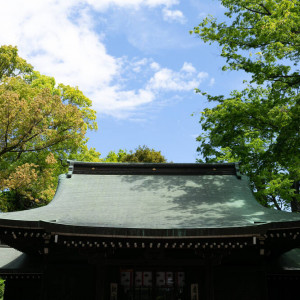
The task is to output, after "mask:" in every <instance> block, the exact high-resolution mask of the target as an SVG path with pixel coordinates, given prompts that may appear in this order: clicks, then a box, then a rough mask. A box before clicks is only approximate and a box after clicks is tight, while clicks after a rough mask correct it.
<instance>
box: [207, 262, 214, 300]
mask: <svg viewBox="0 0 300 300" xmlns="http://www.w3.org/2000/svg"><path fill="white" fill-rule="evenodd" d="M205 295H206V300H214V299H215V296H214V266H213V262H212V260H211V259H210V258H208V259H207V262H206V265H205Z"/></svg>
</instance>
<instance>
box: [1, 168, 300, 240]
mask: <svg viewBox="0 0 300 300" xmlns="http://www.w3.org/2000/svg"><path fill="white" fill-rule="evenodd" d="M0 217H1V218H0V226H16V227H24V228H44V229H45V228H46V229H47V230H49V231H51V232H67V233H74V234H76V233H81V234H99V235H100V234H101V235H112V236H113V235H127V236H130V235H132V236H187V235H201V234H202V235H210V234H218V233H219V234H224V233H225V232H241V233H242V232H243V233H245V232H252V231H253V230H255V228H258V227H259V226H265V227H266V226H267V227H268V228H271V227H272V228H273V227H276V226H281V227H284V226H285V227H286V226H287V224H292V223H295V224H297V226H299V224H300V215H299V214H295V213H289V212H281V211H276V210H272V209H268V208H265V207H263V206H261V205H260V204H259V203H258V202H257V201H256V200H255V198H254V195H253V193H252V191H251V188H250V186H249V180H248V178H247V177H246V176H244V175H241V174H240V173H239V170H238V165H236V164H175V163H174V164H173V163H169V164H108V163H82V162H70V171H69V173H68V174H66V175H61V176H60V178H59V184H58V188H57V191H56V194H55V197H54V199H53V200H52V201H51V202H50V204H48V205H47V206H44V207H40V208H35V209H31V210H26V211H18V212H11V213H2V214H1V215H0Z"/></svg>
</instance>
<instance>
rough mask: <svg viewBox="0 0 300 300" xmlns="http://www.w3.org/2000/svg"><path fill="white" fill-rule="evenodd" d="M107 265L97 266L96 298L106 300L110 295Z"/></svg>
mask: <svg viewBox="0 0 300 300" xmlns="http://www.w3.org/2000/svg"><path fill="white" fill-rule="evenodd" d="M105 275H106V267H105V266H103V265H97V266H96V292H95V294H96V300H106V299H108V297H109V295H108V294H107V291H106V285H107V283H106V276H105Z"/></svg>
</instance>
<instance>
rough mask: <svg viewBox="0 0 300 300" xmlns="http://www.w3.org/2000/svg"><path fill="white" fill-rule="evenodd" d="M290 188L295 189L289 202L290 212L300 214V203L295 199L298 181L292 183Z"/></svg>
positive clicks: (299, 184)
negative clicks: (293, 195)
mask: <svg viewBox="0 0 300 300" xmlns="http://www.w3.org/2000/svg"><path fill="white" fill-rule="evenodd" d="M292 188H293V189H295V197H293V200H292V201H291V210H292V212H300V201H299V200H297V198H296V196H297V195H299V189H300V181H294V183H293V186H292Z"/></svg>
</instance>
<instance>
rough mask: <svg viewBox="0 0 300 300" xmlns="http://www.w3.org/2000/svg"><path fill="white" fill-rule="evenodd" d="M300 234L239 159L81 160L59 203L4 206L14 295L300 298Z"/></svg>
mask: <svg viewBox="0 0 300 300" xmlns="http://www.w3.org/2000/svg"><path fill="white" fill-rule="evenodd" d="M299 235H300V215H299V214H296V213H289V212H281V211H276V210H272V209H268V208H265V207H262V206H261V205H260V204H259V203H258V202H257V201H256V200H255V198H254V196H253V194H252V191H251V189H250V186H249V180H248V178H247V177H246V176H244V175H242V174H240V172H239V168H238V165H237V164H175V163H174V164H173V163H172V164H109V163H83V162H73V161H71V162H70V167H69V172H68V174H65V175H61V176H60V178H59V184H58V188H57V191H56V194H55V197H54V199H53V200H52V201H51V202H50V204H48V205H47V206H44V207H40V208H35V209H31V210H26V211H18V212H11V213H1V214H0V240H1V242H2V243H3V245H0V276H1V277H2V278H5V279H6V287H5V298H4V299H5V300H56V299H57V300H58V299H63V300H77V299H78V300H79V299H91V300H120V299H121V300H187V299H189V300H218V299H220V300H221V299H222V300H224V299H228V300H229V299H230V300H235V299H236V300H240V299H245V300H247V299H249V300H250V299H251V300H253V299H256V300H259V299H262V300H271V299H272V300H273V299H275V300H277V299H278V300H279V299H296V298H295V295H297V292H298V286H299V284H300V251H299V249H298V247H299V246H300V238H299Z"/></svg>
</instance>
